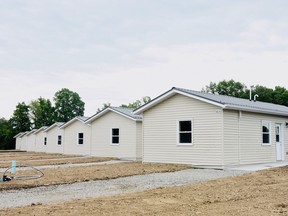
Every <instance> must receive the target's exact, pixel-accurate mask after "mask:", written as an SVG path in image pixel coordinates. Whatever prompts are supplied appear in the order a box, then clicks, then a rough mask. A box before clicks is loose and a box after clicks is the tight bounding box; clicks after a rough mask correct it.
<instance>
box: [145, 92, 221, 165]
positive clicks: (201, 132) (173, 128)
mask: <svg viewBox="0 0 288 216" xmlns="http://www.w3.org/2000/svg"><path fill="white" fill-rule="evenodd" d="M222 116H223V112H222V109H221V108H219V107H217V106H214V105H211V104H208V103H205V102H202V101H199V100H195V99H192V98H189V97H186V96H183V95H178V94H177V95H174V96H172V97H171V98H169V99H167V100H165V101H164V102H162V103H160V104H158V105H157V106H155V107H153V108H151V109H149V110H147V111H145V112H144V113H143V117H144V121H143V139H144V143H143V145H144V148H143V161H144V162H161V163H178V164H193V165H222V163H223V159H222V156H223V151H222V149H223V145H222V144H223V117H222ZM179 120H192V121H193V129H192V130H193V145H190V146H184V145H183V146H182V145H181V146H180V145H177V143H178V140H177V134H178V129H177V128H178V122H179Z"/></svg>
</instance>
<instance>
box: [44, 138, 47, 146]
mask: <svg viewBox="0 0 288 216" xmlns="http://www.w3.org/2000/svg"><path fill="white" fill-rule="evenodd" d="M44 145H47V137H44Z"/></svg>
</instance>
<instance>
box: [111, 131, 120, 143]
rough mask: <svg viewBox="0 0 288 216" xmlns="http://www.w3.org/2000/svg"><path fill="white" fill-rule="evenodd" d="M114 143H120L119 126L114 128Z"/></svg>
mask: <svg viewBox="0 0 288 216" xmlns="http://www.w3.org/2000/svg"><path fill="white" fill-rule="evenodd" d="M112 144H119V128H112Z"/></svg>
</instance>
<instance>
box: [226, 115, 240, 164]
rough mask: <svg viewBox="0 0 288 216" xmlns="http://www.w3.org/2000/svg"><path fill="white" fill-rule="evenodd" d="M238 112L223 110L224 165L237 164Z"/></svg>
mask: <svg viewBox="0 0 288 216" xmlns="http://www.w3.org/2000/svg"><path fill="white" fill-rule="evenodd" d="M239 115H240V113H239V111H235V110H224V115H223V118H224V164H225V165H237V164H239V160H240V158H239V124H238V121H239Z"/></svg>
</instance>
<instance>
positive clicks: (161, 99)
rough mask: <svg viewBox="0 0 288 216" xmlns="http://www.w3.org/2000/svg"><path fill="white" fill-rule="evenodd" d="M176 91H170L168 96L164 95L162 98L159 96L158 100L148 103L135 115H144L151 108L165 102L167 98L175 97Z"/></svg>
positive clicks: (167, 93) (137, 110)
mask: <svg viewBox="0 0 288 216" xmlns="http://www.w3.org/2000/svg"><path fill="white" fill-rule="evenodd" d="M175 94H176V93H175V90H174V91H173V90H170V91H168V92H166V94H163V95H161V96H158V98H155V99H154V100H152V101H151V102H148V103H147V104H145V105H143V106H142V107H140V108H138V109H136V110H135V111H134V112H133V113H134V114H136V115H140V114H141V113H143V112H144V111H146V110H148V109H150V108H151V107H153V106H155V105H156V104H159V103H161V102H162V101H165V100H166V99H167V98H169V97H171V96H173V95H175Z"/></svg>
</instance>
